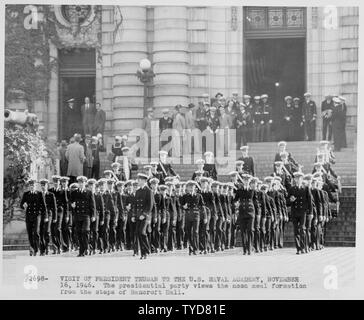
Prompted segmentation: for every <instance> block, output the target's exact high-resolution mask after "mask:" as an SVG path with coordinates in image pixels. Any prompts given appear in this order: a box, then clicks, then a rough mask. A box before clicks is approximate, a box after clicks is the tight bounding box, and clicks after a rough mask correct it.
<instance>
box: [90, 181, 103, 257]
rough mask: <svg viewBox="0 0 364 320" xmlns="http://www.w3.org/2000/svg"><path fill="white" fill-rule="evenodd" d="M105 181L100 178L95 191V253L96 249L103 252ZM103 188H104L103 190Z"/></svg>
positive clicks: (93, 225)
mask: <svg viewBox="0 0 364 320" xmlns="http://www.w3.org/2000/svg"><path fill="white" fill-rule="evenodd" d="M104 184H105V182H104V181H103V180H101V179H100V180H98V181H97V183H96V192H95V195H94V197H95V208H96V211H95V212H96V216H95V218H96V219H95V222H94V223H93V224H91V232H92V233H93V235H92V241H91V246H92V253H93V254H95V253H96V252H95V251H96V249H99V250H100V251H99V253H100V254H101V253H102V251H103V247H104V246H103V233H102V229H103V227H104V217H105V213H104V209H105V205H104V199H103V197H102V192H103V191H104V190H103V189H102V188H103V187H102V186H104ZM101 189H102V190H101Z"/></svg>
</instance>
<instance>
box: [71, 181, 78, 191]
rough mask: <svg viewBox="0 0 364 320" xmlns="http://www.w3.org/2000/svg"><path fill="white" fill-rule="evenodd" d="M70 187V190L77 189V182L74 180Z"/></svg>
mask: <svg viewBox="0 0 364 320" xmlns="http://www.w3.org/2000/svg"><path fill="white" fill-rule="evenodd" d="M70 188H71V189H72V190H75V189H78V185H77V183H76V182H74V183H71V185H70Z"/></svg>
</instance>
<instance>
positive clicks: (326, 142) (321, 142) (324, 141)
mask: <svg viewBox="0 0 364 320" xmlns="http://www.w3.org/2000/svg"><path fill="white" fill-rule="evenodd" d="M320 144H330V141H327V140H321V141H320Z"/></svg>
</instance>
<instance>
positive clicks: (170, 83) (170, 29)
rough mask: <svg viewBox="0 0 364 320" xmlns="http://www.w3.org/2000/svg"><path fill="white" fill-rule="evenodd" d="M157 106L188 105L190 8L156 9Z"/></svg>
mask: <svg viewBox="0 0 364 320" xmlns="http://www.w3.org/2000/svg"><path fill="white" fill-rule="evenodd" d="M152 60H153V68H154V73H155V74H156V76H155V78H154V107H155V108H156V112H155V115H156V116H157V117H159V116H160V115H161V109H162V108H165V107H168V108H170V109H172V108H173V107H174V106H175V105H176V104H182V105H184V106H187V105H188V103H189V101H190V100H189V82H190V80H189V52H188V42H187V8H186V7H177V6H173V7H163V6H156V7H154V44H153V59H152Z"/></svg>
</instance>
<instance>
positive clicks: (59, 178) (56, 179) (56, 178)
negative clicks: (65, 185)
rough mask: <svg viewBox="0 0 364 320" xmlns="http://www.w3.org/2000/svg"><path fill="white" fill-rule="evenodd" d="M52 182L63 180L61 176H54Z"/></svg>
mask: <svg viewBox="0 0 364 320" xmlns="http://www.w3.org/2000/svg"><path fill="white" fill-rule="evenodd" d="M52 180H53V181H58V180H61V176H59V175H53V176H52Z"/></svg>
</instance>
